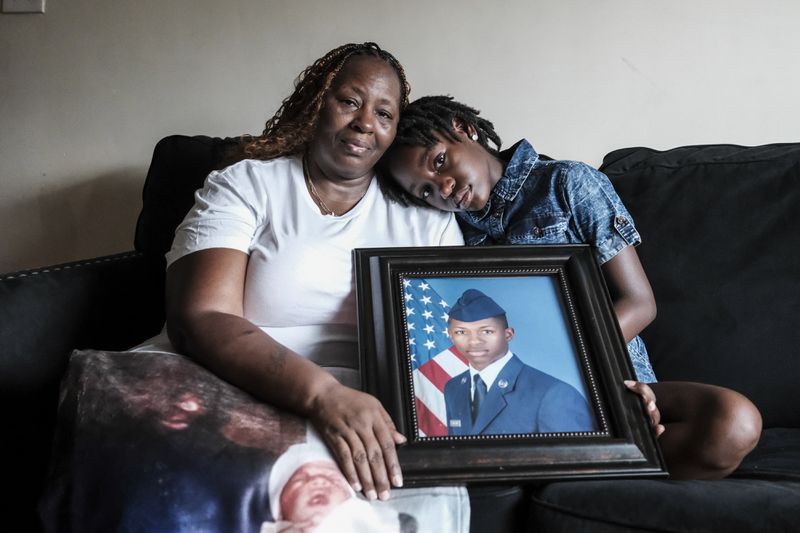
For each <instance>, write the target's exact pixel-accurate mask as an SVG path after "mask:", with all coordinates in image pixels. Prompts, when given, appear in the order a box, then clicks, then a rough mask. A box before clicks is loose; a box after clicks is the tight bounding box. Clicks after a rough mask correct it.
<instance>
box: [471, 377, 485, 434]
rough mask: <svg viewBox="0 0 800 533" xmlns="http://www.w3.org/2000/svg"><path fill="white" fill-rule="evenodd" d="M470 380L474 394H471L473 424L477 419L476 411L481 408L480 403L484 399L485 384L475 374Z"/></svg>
mask: <svg viewBox="0 0 800 533" xmlns="http://www.w3.org/2000/svg"><path fill="white" fill-rule="evenodd" d="M472 380H473V381H474V382H475V392H474V393H473V394H472V423H473V424H474V423H475V419H476V418H478V409H480V408H481V403H483V399H484V398H485V397H486V383H484V382H483V380H482V379H481V375H480V374H475V375H474V376H473V377H472Z"/></svg>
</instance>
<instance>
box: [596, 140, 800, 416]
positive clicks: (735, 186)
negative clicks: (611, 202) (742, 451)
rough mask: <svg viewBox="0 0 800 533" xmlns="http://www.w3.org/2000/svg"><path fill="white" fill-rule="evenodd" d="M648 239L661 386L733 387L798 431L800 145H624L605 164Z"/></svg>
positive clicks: (645, 249)
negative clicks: (671, 383) (662, 148)
mask: <svg viewBox="0 0 800 533" xmlns="http://www.w3.org/2000/svg"><path fill="white" fill-rule="evenodd" d="M600 169H601V170H602V171H603V172H605V173H606V174H607V175H608V176H609V178H610V179H611V181H612V182H613V183H614V186H615V188H616V189H617V191H618V193H619V195H620V196H621V197H622V199H623V201H624V202H625V204H626V206H627V207H628V209H629V210H630V211H631V214H632V215H633V217H634V220H635V222H636V225H637V228H638V229H639V231H640V233H641V234H642V244H641V246H639V249H638V252H639V255H640V257H641V259H642V263H643V265H644V268H645V271H646V272H647V274H648V277H649V278H650V282H651V283H652V285H653V290H654V292H655V296H656V302H657V304H658V317H657V318H656V320H655V321H654V322H653V324H651V325H650V326H649V327H648V328H647V329H646V330H645V331H644V333H643V335H642V336H643V338H644V339H645V341H646V342H647V345H648V350H649V351H650V356H651V358H652V360H653V364H654V367H655V370H656V375H657V376H658V378H659V379H660V380H695V381H702V382H707V383H714V384H719V385H724V386H727V387H730V388H732V389H734V390H737V391H739V392H742V393H743V394H745V395H747V396H748V397H749V398H751V399H752V400H753V401H754V403H755V404H756V405H757V406H758V407H759V409H761V412H762V415H763V418H764V427H800V408H798V406H797V403H798V400H800V392H798V390H800V388H799V387H798V376H800V355H799V353H800V217H798V214H797V210H798V207H799V206H800V143H797V144H772V145H766V146H759V147H743V146H733V145H706V146H686V147H682V148H675V149H672V150H667V151H656V150H652V149H649V148H627V149H622V150H617V151H614V152H611V153H609V154H608V155H607V156H606V157H605V159H604V161H603V165H602V166H601V168H600Z"/></svg>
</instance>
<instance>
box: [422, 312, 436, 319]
mask: <svg viewBox="0 0 800 533" xmlns="http://www.w3.org/2000/svg"><path fill="white" fill-rule="evenodd" d="M422 316H423V317H424V318H425V320H430V319H431V318H433V313H431V312H430V311H425V312H424V313H422Z"/></svg>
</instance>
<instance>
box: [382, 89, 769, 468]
mask: <svg viewBox="0 0 800 533" xmlns="http://www.w3.org/2000/svg"><path fill="white" fill-rule="evenodd" d="M490 142H491V143H492V145H494V146H495V147H496V148H497V149H495V148H493V147H492V146H490V144H489V143H490ZM500 144H501V141H500V137H499V136H498V135H497V133H496V132H495V131H494V126H493V125H492V123H491V122H489V121H488V120H486V119H484V118H482V117H480V116H479V112H478V111H477V110H475V109H473V108H471V107H469V106H466V105H464V104H461V103H459V102H456V101H454V100H453V99H452V97H449V96H428V97H423V98H420V99H419V100H417V101H415V102H413V103H412V104H410V105H409V106H408V107H407V108H406V110H404V112H403V115H402V117H401V119H400V124H399V126H398V132H397V137H396V138H395V141H394V144H393V145H392V146H391V148H390V149H389V151H388V152H387V153H386V154H385V156H384V158H383V161H382V166H383V167H384V169H385V170H386V171H387V172H386V173H387V174H389V175H391V177H392V178H393V180H387V183H385V188H386V189H387V191H389V192H391V193H392V194H393V196H395V198H396V199H397V200H399V201H400V202H402V203H412V204H420V205H428V206H431V207H435V208H438V209H441V210H443V211H453V212H455V213H456V215H457V217H458V221H459V225H460V226H461V229H462V231H463V233H464V240H465V242H466V243H467V244H468V245H491V244H567V243H587V244H591V245H592V246H594V249H595V254H596V256H597V259H598V261H599V263H600V264H601V265H602V270H603V274H604V275H605V278H606V281H607V283H608V286H609V291H610V293H611V296H612V299H613V303H614V310H615V312H616V315H617V319H618V320H619V324H620V328H621V330H622V334H623V336H624V337H625V341H626V342H627V343H628V351H629V353H630V356H631V360H632V362H633V366H634V369H635V371H636V375H637V380H638V381H626V383H625V385H626V386H627V387H628V388H629V389H631V390H632V391H634V392H636V393H637V394H639V395H640V396H641V397H642V401H643V402H644V404H645V408H646V409H647V411H648V413H649V415H650V419H651V423H652V425H653V427H654V428H655V431H656V434H657V435H659V438H660V442H661V448H662V451H663V453H664V457H665V460H666V462H667V466H668V468H669V471H670V475H671V476H672V477H673V478H675V479H716V478H721V477H724V476H726V475H727V474H729V473H731V472H732V471H733V470H735V469H736V467H737V466H738V465H739V463H740V462H741V460H742V459H743V458H744V456H745V455H747V453H749V452H750V450H752V449H753V448H754V447H755V445H756V443H757V442H758V437H759V435H760V433H761V416H760V414H759V412H758V410H757V409H756V407H755V406H754V405H753V404H752V403H751V402H750V401H749V400H748V399H747V398H745V397H744V396H742V395H741V394H739V393H737V392H734V391H732V390H729V389H725V388H722V387H716V386H712V385H705V384H701V383H689V382H660V383H658V382H656V378H655V374H654V373H653V369H652V367H651V365H650V361H649V358H648V356H647V351H646V350H645V347H644V343H643V342H642V340H641V339H640V338H639V337H638V334H639V332H641V331H642V330H643V329H644V328H645V327H646V326H647V325H648V324H649V323H650V322H651V321H652V320H653V319H654V318H655V314H656V307H655V300H654V298H653V293H652V289H651V288H650V284H649V282H648V280H647V276H646V275H645V273H644V271H643V269H642V266H641V263H640V262H639V258H638V256H637V254H636V251H635V249H634V246H635V245H637V244H639V242H640V237H639V234H638V232H637V231H636V228H635V227H634V225H633V220H632V219H631V216H630V214H629V213H628V211H627V209H626V208H625V206H624V205H622V202H621V200H620V199H619V197H618V196H617V194H616V192H615V191H614V189H613V187H612V185H611V183H610V182H609V181H608V178H607V177H606V176H605V175H604V174H602V173H601V172H599V171H597V170H595V169H594V168H592V167H590V166H589V165H586V164H583V163H579V162H575V161H554V160H550V159H549V158H544V157H540V156H539V154H537V153H536V150H534V148H533V147H532V146H531V145H530V144H529V143H528V142H527V141H526V140H524V139H523V140H521V141H519V142H518V143H517V144H515V145H514V146H512V147H511V148H510V149H508V150H505V151H502V152H500V151H498V149H499V148H500ZM656 397H658V399H659V407H656V401H655V399H656Z"/></svg>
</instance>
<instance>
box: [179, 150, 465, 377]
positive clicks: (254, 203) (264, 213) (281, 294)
mask: <svg viewBox="0 0 800 533" xmlns="http://www.w3.org/2000/svg"><path fill="white" fill-rule="evenodd" d="M463 242H464V241H463V237H462V235H461V231H460V230H459V228H458V224H457V223H456V220H455V217H454V216H453V215H452V213H444V212H440V211H437V210H434V209H426V208H420V207H412V206H410V207H404V206H401V205H399V204H397V203H395V202H392V201H391V200H389V199H388V198H386V197H385V196H384V195H383V194H382V192H381V190H380V187H379V186H378V184H377V181H376V180H373V181H372V183H371V185H370V186H369V189H368V190H367V193H366V194H365V195H364V197H363V198H362V199H361V201H360V202H359V203H358V204H357V205H356V206H355V207H354V208H353V209H352V210H350V211H349V212H347V213H345V214H344V215H342V216H332V215H322V214H321V213H320V211H319V209H318V208H317V206H316V205H315V204H314V202H313V200H312V199H311V196H310V195H309V193H308V189H307V188H306V184H305V180H304V177H303V168H302V162H301V160H300V158H299V157H282V158H278V159H273V160H270V161H258V160H245V161H241V162H239V163H237V164H235V165H232V166H230V167H227V168H225V169H223V170H221V171H218V172H212V173H211V174H210V175H209V176H208V178H207V179H206V182H205V185H204V187H203V188H202V189H200V190H199V191H198V192H197V193H196V195H195V204H194V207H193V208H192V210H191V211H190V212H189V213H188V214H187V215H186V218H185V219H184V221H183V222H182V223H181V225H180V226H178V228H177V230H176V232H175V240H174V242H173V245H172V249H171V250H170V251H169V252H168V253H167V264H168V265H170V264H172V263H173V262H174V261H176V260H177V259H179V258H181V257H183V256H185V255H187V254H190V253H192V252H195V251H198V250H204V249H207V248H231V249H235V250H241V251H242V252H245V253H247V254H248V255H249V257H250V258H249V261H248V266H247V275H246V282H245V292H244V316H245V318H247V319H248V320H250V321H251V322H253V323H254V324H255V325H257V326H259V327H260V328H262V329H263V330H264V331H265V332H266V333H268V334H269V335H270V336H272V337H273V338H275V339H276V340H277V341H278V342H280V343H282V344H284V345H285V346H287V347H288V348H290V349H292V350H294V351H295V352H297V353H299V354H300V355H303V356H305V357H308V358H309V359H311V360H313V361H315V362H317V363H319V364H320V365H322V366H325V367H328V368H329V369H330V370H331V371H332V373H333V374H334V375H336V376H337V377H338V378H339V379H340V380H342V382H343V383H345V384H347V385H350V386H356V387H357V386H358V385H359V380H358V351H357V336H356V301H355V280H354V275H353V264H352V250H353V249H355V248H370V247H396V246H441V245H461V244H463Z"/></svg>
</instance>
